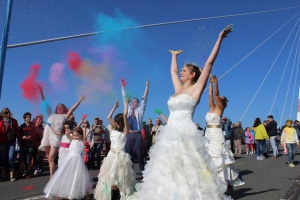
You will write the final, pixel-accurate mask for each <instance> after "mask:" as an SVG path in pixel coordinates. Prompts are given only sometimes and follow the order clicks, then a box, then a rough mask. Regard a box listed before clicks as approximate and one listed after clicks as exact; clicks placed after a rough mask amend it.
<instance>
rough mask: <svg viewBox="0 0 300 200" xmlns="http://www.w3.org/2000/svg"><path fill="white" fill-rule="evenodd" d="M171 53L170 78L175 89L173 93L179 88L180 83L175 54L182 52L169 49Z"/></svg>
mask: <svg viewBox="0 0 300 200" xmlns="http://www.w3.org/2000/svg"><path fill="white" fill-rule="evenodd" d="M169 51H170V52H171V54H172V61H171V78H172V82H173V86H174V90H175V94H176V93H177V92H178V91H179V90H180V89H181V87H182V84H181V82H180V80H179V77H178V64H177V55H179V54H180V53H182V51H181V50H177V51H174V50H169Z"/></svg>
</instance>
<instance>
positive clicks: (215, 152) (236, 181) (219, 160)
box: [205, 113, 245, 186]
mask: <svg viewBox="0 0 300 200" xmlns="http://www.w3.org/2000/svg"><path fill="white" fill-rule="evenodd" d="M205 119H206V124H207V125H208V126H209V125H212V126H220V125H221V117H220V116H218V115H217V114H215V113H207V114H206V116H205ZM205 137H206V138H207V147H208V153H209V155H210V156H211V158H212V160H213V162H214V163H215V165H216V167H217V169H218V176H219V177H220V178H221V179H223V181H225V182H228V183H229V184H230V185H231V186H239V185H243V184H245V182H244V181H243V180H241V179H240V178H239V171H238V169H237V168H236V167H234V166H233V165H232V163H234V162H235V159H234V156H233V154H232V152H231V151H230V150H229V149H228V148H226V145H225V137H224V134H223V131H222V129H221V128H209V127H206V131H205Z"/></svg>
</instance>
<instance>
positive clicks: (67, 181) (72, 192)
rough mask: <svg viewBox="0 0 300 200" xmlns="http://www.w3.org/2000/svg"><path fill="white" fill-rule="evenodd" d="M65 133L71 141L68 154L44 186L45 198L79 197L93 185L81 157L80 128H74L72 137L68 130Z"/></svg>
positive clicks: (81, 134) (85, 193) (81, 135)
mask: <svg viewBox="0 0 300 200" xmlns="http://www.w3.org/2000/svg"><path fill="white" fill-rule="evenodd" d="M66 135H67V137H68V138H69V140H70V141H71V145H70V147H69V154H68V156H67V157H66V158H65V160H64V162H63V163H62V164H61V166H59V168H58V170H57V171H56V172H55V173H54V174H53V176H52V178H51V179H50V181H49V182H48V183H47V185H46V187H45V188H44V193H45V194H46V198H52V197H53V196H56V197H60V198H67V199H81V198H83V197H85V196H86V195H88V192H89V191H90V190H91V189H92V187H93V181H92V178H91V176H90V174H89V172H88V170H87V168H86V166H85V164H84V162H83V159H82V153H83V149H84V144H83V142H82V139H83V131H82V128H76V129H74V131H73V137H72V136H71V135H70V132H66Z"/></svg>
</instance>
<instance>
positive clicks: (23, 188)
mask: <svg viewBox="0 0 300 200" xmlns="http://www.w3.org/2000/svg"><path fill="white" fill-rule="evenodd" d="M33 188H34V186H32V185H28V186H25V187H22V188H21V190H25V191H28V190H32V189H33Z"/></svg>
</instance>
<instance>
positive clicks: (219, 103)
mask: <svg viewBox="0 0 300 200" xmlns="http://www.w3.org/2000/svg"><path fill="white" fill-rule="evenodd" d="M214 83H215V88H214V97H215V100H216V104H217V108H218V110H220V111H221V115H220V116H222V114H223V110H224V105H223V103H222V99H221V98H220V94H219V81H218V78H217V77H215V78H214Z"/></svg>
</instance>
